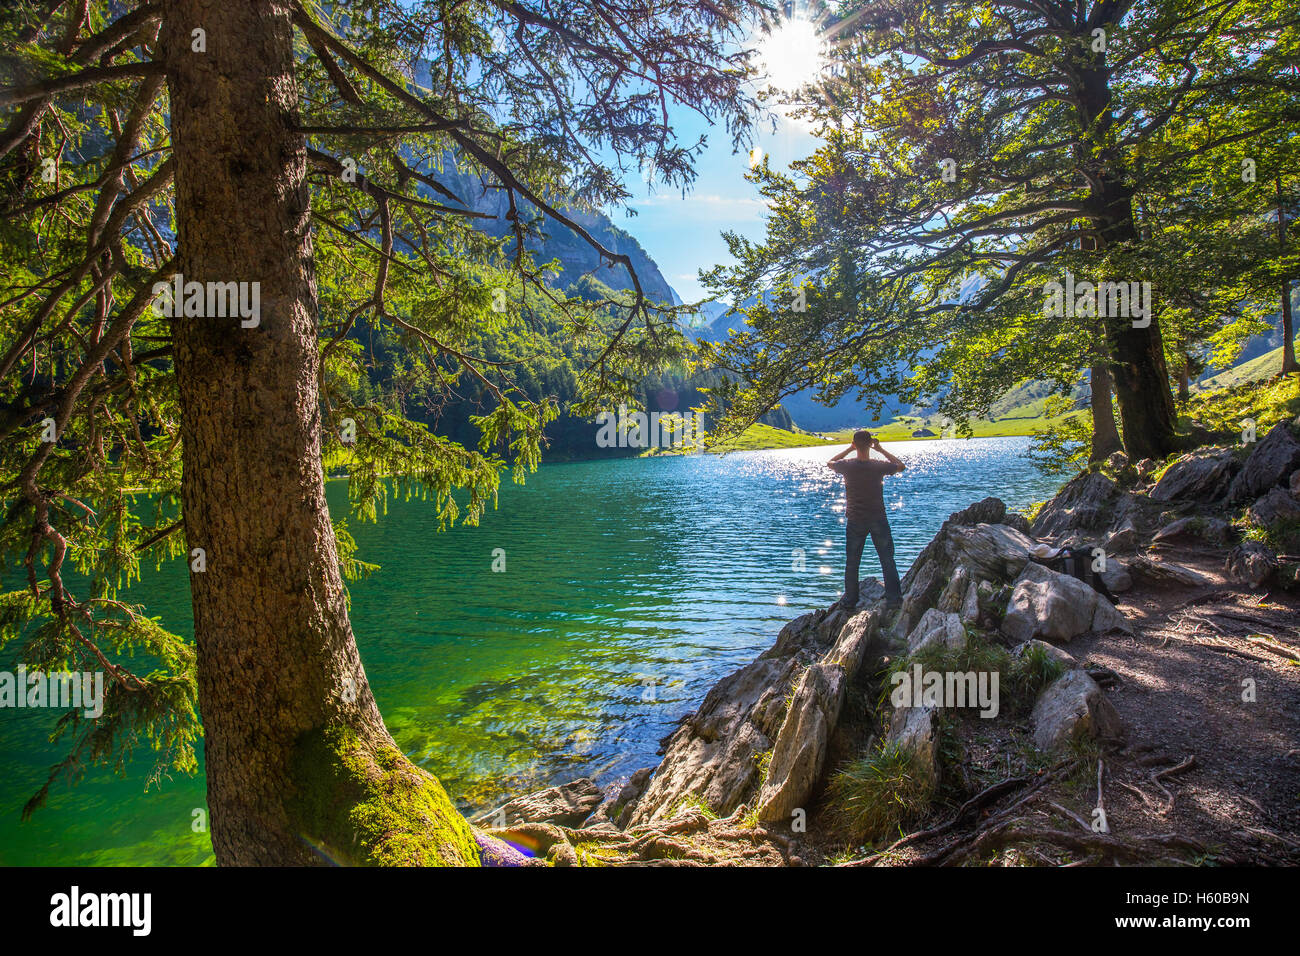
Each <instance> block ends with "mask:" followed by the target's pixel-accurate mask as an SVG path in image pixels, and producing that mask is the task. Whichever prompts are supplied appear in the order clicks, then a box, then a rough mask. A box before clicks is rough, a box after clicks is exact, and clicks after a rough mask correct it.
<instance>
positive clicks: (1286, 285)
mask: <svg viewBox="0 0 1300 956" xmlns="http://www.w3.org/2000/svg"><path fill="white" fill-rule="evenodd" d="M1277 245H1278V257H1279V258H1280V259H1285V256H1286V210H1285V208H1284V205H1283V202H1282V176H1281V174H1279V175H1278V177H1277ZM1295 372H1300V365H1297V364H1296V360H1295V329H1294V327H1293V326H1292V324H1291V277H1290V276H1283V277H1282V374H1283V375H1291V374H1293V373H1295Z"/></svg>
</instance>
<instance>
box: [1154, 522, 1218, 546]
mask: <svg viewBox="0 0 1300 956" xmlns="http://www.w3.org/2000/svg"><path fill="white" fill-rule="evenodd" d="M1231 534H1232V529H1231V527H1230V526H1229V524H1228V522H1226V521H1224V520H1223V519H1222V518H1205V517H1202V516H1201V515H1189V516H1188V517H1186V518H1178V519H1177V520H1175V521H1171V522H1169V524H1167V525H1165V526H1164V527H1163V528H1161V529H1160V530H1159V531H1157V532H1156V533H1155V536H1154V537H1152V539H1151V543H1152V544H1169V543H1172V542H1174V541H1176V540H1178V539H1180V538H1200V539H1201V540H1203V541H1208V542H1210V543H1211V544H1226V543H1227V541H1228V538H1229V537H1230V536H1231Z"/></svg>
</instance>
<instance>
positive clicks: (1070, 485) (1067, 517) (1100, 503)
mask: <svg viewBox="0 0 1300 956" xmlns="http://www.w3.org/2000/svg"><path fill="white" fill-rule="evenodd" d="M1118 495H1119V486H1118V485H1116V484H1115V482H1113V481H1111V480H1110V479H1109V478H1107V477H1106V476H1105V475H1103V474H1101V473H1100V472H1090V473H1089V474H1086V475H1080V476H1078V477H1077V478H1073V479H1071V480H1070V481H1069V482H1067V483H1066V485H1065V487H1064V488H1062V489H1061V490H1060V492H1059V493H1058V494H1057V495H1056V497H1055V498H1053V499H1052V500H1051V501H1049V502H1047V503H1046V504H1045V505H1043V507H1042V510H1041V511H1039V512H1038V516H1037V517H1036V518H1034V521H1033V524H1032V525H1031V527H1032V529H1033V533H1034V535H1035V536H1036V537H1040V538H1042V537H1049V536H1056V535H1061V534H1065V533H1066V532H1069V531H1076V530H1084V531H1087V530H1092V529H1096V528H1101V527H1105V526H1106V525H1107V524H1108V523H1109V519H1110V515H1111V512H1112V510H1113V504H1114V501H1115V498H1116V497H1117V496H1118Z"/></svg>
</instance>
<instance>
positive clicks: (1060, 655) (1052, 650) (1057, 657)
mask: <svg viewBox="0 0 1300 956" xmlns="http://www.w3.org/2000/svg"><path fill="white" fill-rule="evenodd" d="M1032 647H1037V648H1041V649H1042V651H1043V653H1044V654H1046V655H1047V658H1048V660H1053V661H1056V663H1058V664H1060V665H1061V666H1062V667H1064V668H1065V669H1066V670H1070V669H1071V668H1075V667H1078V666H1079V662H1078V661H1077V660H1075V659H1074V655H1073V654H1071V653H1070V652H1069V651H1067V650H1064V649H1063V648H1060V647H1057V646H1056V645H1055V644H1048V643H1047V642H1046V641H1040V640H1036V639H1033V640H1028V641H1025V642H1024V643H1021V644H1017V645H1016V646H1015V647H1014V648H1012V651H1011V653H1012V654H1014V655H1015V656H1016V657H1024V656H1025V654H1026V652H1028V651H1029V649H1030V648H1032Z"/></svg>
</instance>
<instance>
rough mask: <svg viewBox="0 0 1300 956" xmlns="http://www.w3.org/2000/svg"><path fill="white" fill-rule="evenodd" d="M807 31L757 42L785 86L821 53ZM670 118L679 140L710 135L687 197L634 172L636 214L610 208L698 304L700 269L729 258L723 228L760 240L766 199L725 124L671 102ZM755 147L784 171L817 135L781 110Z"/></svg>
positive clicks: (630, 184) (762, 128) (630, 180)
mask: <svg viewBox="0 0 1300 956" xmlns="http://www.w3.org/2000/svg"><path fill="white" fill-rule="evenodd" d="M806 30H807V35H806V36H805V35H803V34H802V33H801V32H800V31H798V30H796V31H795V33H794V34H791V33H783V34H780V35H779V38H778V39H777V40H775V41H770V42H769V43H767V44H765V43H762V42H759V43H758V46H759V49H760V51H761V54H760V56H761V62H762V63H763V65H764V66H765V67H766V69H767V71H768V73H769V75H770V76H771V77H772V80H773V82H777V83H778V85H780V86H782V87H784V86H785V85H786V84H785V83H784V82H778V81H780V80H786V79H788V80H789V81H791V82H793V81H794V80H796V79H798V78H799V77H801V76H802V75H804V74H806V73H807V72H808V71H809V70H814V71H815V69H816V67H815V65H814V60H815V59H816V56H817V54H816V52H815V51H812V50H808V49H807V46H808V44H809V43H816V42H818V41H817V40H816V39H815V38H814V36H813V29H812V28H811V27H807V28H806ZM769 51H770V52H769ZM669 118H670V121H671V122H672V124H673V129H674V131H675V132H676V134H677V139H678V142H680V143H693V142H695V141H697V140H698V139H699V137H700V136H701V135H703V136H705V137H706V138H707V140H708V144H707V146H706V147H705V149H704V151H703V152H702V153H701V154H700V156H699V159H698V161H697V163H696V172H697V177H696V180H695V182H694V184H693V185H692V187H691V189H690V190H689V191H688V192H687V193H686V195H685V197H683V196H682V194H681V191H680V190H675V189H671V188H668V187H664V186H663V185H658V186H651V185H650V184H648V183H646V182H645V180H644V179H642V178H641V177H640V176H639V175H638V174H637V172H636V170H633V171H632V172H631V173H629V175H628V176H627V177H626V178H625V183H626V185H627V188H628V191H629V192H630V193H631V194H632V199H631V200H629V202H628V206H629V207H630V208H631V209H634V210H636V213H637V215H635V216H629V215H627V213H626V211H625V210H622V209H614V210H607V212H608V214H609V216H610V218H611V219H612V220H613V222H614V225H616V226H618V227H619V228H620V229H623V230H626V231H627V232H628V233H630V234H631V235H632V236H634V237H635V238H636V239H637V241H638V242H640V243H641V246H642V247H643V248H644V249H645V251H646V252H647V253H648V254H649V255H650V258H652V259H654V261H655V262H656V263H657V264H658V266H659V271H660V272H662V273H663V276H664V278H665V279H666V280H668V284H669V285H671V286H672V287H673V288H674V289H675V290H677V294H678V295H679V296H681V297H682V300H683V301H685V302H696V301H699V300H700V299H704V298H707V297H708V293H707V292H706V290H705V289H704V287H703V286H702V285H701V284H700V282H699V271H700V270H701V269H706V270H707V269H711V268H713V267H714V266H715V265H718V264H719V263H725V262H729V261H730V256H729V255H728V252H727V245H726V243H725V242H724V241H723V239H722V232H723V230H731V231H733V232H738V233H741V234H742V235H744V236H747V237H749V238H751V239H761V238H762V237H763V234H764V215H765V210H766V204H765V203H764V202H763V200H762V199H761V198H760V196H759V194H758V188H757V187H756V186H755V185H754V184H752V183H749V182H747V181H746V180H745V174H746V173H747V172H748V171H749V164H750V155H749V153H747V152H742V153H733V152H732V151H731V137H730V136H728V135H727V131H726V129H725V128H724V127H713V126H710V125H709V123H708V121H707V120H705V119H703V118H702V117H700V116H699V115H698V114H696V113H695V112H693V111H691V110H689V109H685V108H683V107H681V106H675V107H674V106H672V105H671V104H670V108H669ZM755 145H756V146H757V147H758V148H760V149H762V150H763V154H764V155H766V156H767V157H768V162H769V163H770V164H771V166H772V168H773V169H778V170H784V169H786V168H787V167H788V166H789V164H790V163H791V162H792V161H793V160H796V159H802V158H804V157H806V156H809V155H811V154H812V153H813V152H814V151H815V150H816V148H817V145H818V140H817V139H816V138H815V137H814V136H813V135H812V134H811V133H810V132H808V130H807V128H806V127H805V126H804V125H802V124H801V123H799V122H797V121H794V120H791V119H789V118H787V117H785V116H782V115H779V114H778V115H777V117H776V128H775V130H773V127H772V123H771V122H770V121H769V120H764V121H763V122H761V123H760V124H759V127H758V135H757V137H756V141H755Z"/></svg>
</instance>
